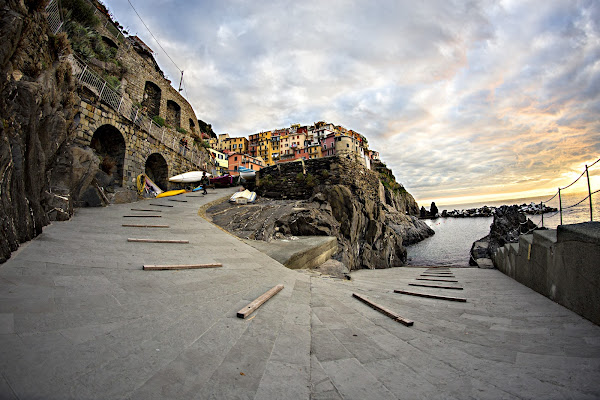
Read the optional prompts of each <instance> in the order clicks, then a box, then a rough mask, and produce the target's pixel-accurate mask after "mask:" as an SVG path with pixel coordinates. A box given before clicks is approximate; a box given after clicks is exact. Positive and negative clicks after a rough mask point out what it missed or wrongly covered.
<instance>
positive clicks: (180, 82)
mask: <svg viewBox="0 0 600 400" xmlns="http://www.w3.org/2000/svg"><path fill="white" fill-rule="evenodd" d="M182 83H183V71H181V79H180V80H179V91H180V92H181V90H182V88H181V84H182Z"/></svg>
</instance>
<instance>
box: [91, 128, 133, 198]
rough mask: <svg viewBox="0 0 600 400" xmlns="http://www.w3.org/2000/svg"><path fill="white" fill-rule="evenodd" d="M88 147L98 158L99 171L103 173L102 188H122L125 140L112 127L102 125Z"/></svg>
mask: <svg viewBox="0 0 600 400" xmlns="http://www.w3.org/2000/svg"><path fill="white" fill-rule="evenodd" d="M90 147H91V148H92V149H93V150H94V151H95V152H96V154H97V155H98V157H99V158H100V165H99V167H98V168H99V169H100V170H101V171H102V172H104V174H105V175H106V176H104V178H105V180H104V182H102V183H103V185H102V186H105V187H106V186H123V165H124V164H125V150H126V149H125V139H124V138H123V135H122V134H121V132H120V131H119V130H118V129H117V128H115V127H114V126H112V125H108V124H107V125H102V126H101V127H99V128H98V129H96V132H94V136H92V141H91V142H90Z"/></svg>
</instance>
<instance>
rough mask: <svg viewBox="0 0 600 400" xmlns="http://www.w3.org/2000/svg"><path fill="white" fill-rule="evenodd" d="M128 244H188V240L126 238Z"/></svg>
mask: <svg viewBox="0 0 600 400" xmlns="http://www.w3.org/2000/svg"><path fill="white" fill-rule="evenodd" d="M127 241H128V242H140V243H182V244H185V243H189V242H190V241H189V240H169V239H136V238H128V239H127Z"/></svg>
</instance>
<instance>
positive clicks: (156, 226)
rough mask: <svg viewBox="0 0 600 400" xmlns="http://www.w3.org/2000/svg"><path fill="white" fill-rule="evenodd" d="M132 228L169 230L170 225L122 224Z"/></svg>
mask: <svg viewBox="0 0 600 400" xmlns="http://www.w3.org/2000/svg"><path fill="white" fill-rule="evenodd" d="M121 226H127V227H130V228H168V227H169V225H144V224H122V225H121Z"/></svg>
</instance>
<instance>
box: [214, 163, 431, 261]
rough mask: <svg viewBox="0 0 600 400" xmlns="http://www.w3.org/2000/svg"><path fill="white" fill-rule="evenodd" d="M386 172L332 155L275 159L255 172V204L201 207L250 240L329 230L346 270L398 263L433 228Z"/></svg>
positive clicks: (272, 238) (317, 233) (267, 239)
mask: <svg viewBox="0 0 600 400" xmlns="http://www.w3.org/2000/svg"><path fill="white" fill-rule="evenodd" d="M382 171H383V172H382ZM388 171H389V170H388ZM382 174H383V176H382ZM390 175H391V172H386V170H385V168H382V169H380V170H379V172H377V170H375V171H373V170H369V169H366V168H364V167H363V166H362V165H361V164H360V163H358V162H355V161H352V160H348V159H345V158H339V157H329V158H322V159H314V160H308V161H299V162H290V163H284V164H277V165H274V166H271V167H267V168H263V169H261V170H260V171H259V172H258V174H257V178H256V191H257V193H258V195H259V200H258V201H257V202H256V203H255V204H252V205H244V206H237V205H228V204H222V205H219V206H216V207H213V208H211V209H209V210H208V211H207V212H208V214H209V215H211V216H212V218H213V222H215V223H216V224H218V225H221V226H222V227H224V228H225V229H227V230H229V231H231V232H232V233H234V234H236V235H237V236H240V237H245V238H250V239H255V240H265V241H271V240H277V239H282V238H289V237H293V236H309V235H317V236H321V235H325V236H335V237H337V239H338V249H339V251H338V253H337V254H336V255H334V258H335V259H337V260H338V261H340V262H342V263H343V264H344V265H345V266H346V267H347V268H348V269H349V270H356V269H361V268H371V269H375V268H389V267H398V266H402V265H404V263H405V261H406V248H405V247H404V246H405V245H407V244H411V243H416V242H418V241H420V240H422V239H424V238H426V237H429V236H431V235H433V234H434V232H433V230H432V229H431V228H429V226H427V224H425V223H424V222H423V221H420V220H419V219H418V217H417V216H416V215H415V214H414V213H418V207H417V204H416V202H415V200H414V198H413V197H412V196H411V195H410V194H409V193H408V192H407V191H406V190H404V188H401V186H400V185H398V184H396V185H398V186H394V185H391V184H390V179H391V178H390ZM391 177H392V178H393V175H391ZM383 182H387V184H384V183H383ZM394 182H395V179H394Z"/></svg>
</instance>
